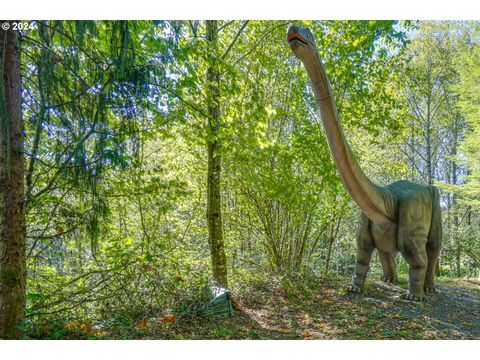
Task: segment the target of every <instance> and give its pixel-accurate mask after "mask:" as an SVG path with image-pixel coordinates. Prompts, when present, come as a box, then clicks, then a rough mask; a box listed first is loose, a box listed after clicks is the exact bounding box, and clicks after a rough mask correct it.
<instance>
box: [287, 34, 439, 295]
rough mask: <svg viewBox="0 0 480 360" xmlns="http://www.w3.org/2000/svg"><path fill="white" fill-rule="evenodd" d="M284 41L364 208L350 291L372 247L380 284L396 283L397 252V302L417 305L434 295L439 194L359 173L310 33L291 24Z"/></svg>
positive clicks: (359, 288)
mask: <svg viewBox="0 0 480 360" xmlns="http://www.w3.org/2000/svg"><path fill="white" fill-rule="evenodd" d="M287 41H288V43H289V44H290V48H291V49H292V51H293V53H294V54H295V56H296V57H297V58H299V59H300V60H301V61H302V62H303V64H304V66H305V69H306V71H307V73H308V76H309V78H310V81H311V83H312V86H313V90H314V92H315V98H316V100H317V104H318V106H319V108H320V112H321V118H322V122H323V127H324V130H325V132H326V136H327V140H328V144H329V148H330V152H331V154H332V157H333V160H334V162H335V165H336V167H337V169H338V172H339V173H340V177H341V179H342V182H343V184H344V186H345V188H346V189H347V191H348V193H349V194H350V196H351V197H352V199H353V200H354V201H355V202H356V203H357V205H358V206H359V207H360V209H361V210H362V215H361V222H360V229H359V231H358V235H357V254H356V264H355V271H354V275H353V277H352V284H351V285H350V286H349V287H348V289H347V290H348V291H349V292H353V293H362V292H363V287H364V284H365V279H366V277H367V272H368V269H369V265H370V260H371V257H372V253H373V250H374V249H377V250H378V254H379V257H380V262H381V264H382V268H383V276H382V280H383V281H386V282H395V281H396V270H395V261H394V257H395V254H396V253H397V252H398V251H400V252H401V254H402V255H403V257H404V258H405V260H406V261H407V263H408V265H409V289H408V293H406V294H403V295H402V296H401V298H403V299H407V300H413V301H421V300H422V299H423V295H424V292H427V293H429V292H435V282H434V278H433V277H434V272H435V266H436V264H437V260H438V256H439V253H440V247H441V241H442V219H441V208H440V196H439V192H438V189H437V188H435V187H434V186H424V185H419V184H415V183H412V182H410V181H397V182H394V183H392V184H390V185H388V186H386V187H384V188H382V187H379V186H377V185H375V184H374V183H372V182H371V181H370V179H369V178H368V177H367V176H366V175H365V174H364V173H363V171H362V169H361V168H360V166H359V164H358V162H357V161H356V160H355V157H354V156H353V154H352V152H351V150H350V147H349V145H348V143H347V141H346V140H345V136H344V134H343V130H342V126H341V124H340V120H339V117H338V113H337V108H336V106H335V102H334V100H333V96H332V91H331V88H330V84H329V81H328V78H327V75H326V73H325V69H324V67H323V65H322V61H321V60H320V55H319V53H318V50H317V47H316V45H315V39H314V37H313V35H312V33H311V32H310V31H309V30H307V29H303V28H300V27H298V26H291V27H290V28H289V29H288V32H287Z"/></svg>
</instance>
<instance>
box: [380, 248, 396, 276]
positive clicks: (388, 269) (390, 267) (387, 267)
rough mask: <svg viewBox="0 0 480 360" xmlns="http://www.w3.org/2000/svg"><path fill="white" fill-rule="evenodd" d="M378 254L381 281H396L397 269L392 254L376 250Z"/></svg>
mask: <svg viewBox="0 0 480 360" xmlns="http://www.w3.org/2000/svg"><path fill="white" fill-rule="evenodd" d="M378 256H379V257H380V262H381V264H382V269H383V276H382V281H385V282H388V283H396V282H397V271H396V267H395V257H394V255H393V254H389V253H386V252H383V251H380V250H378Z"/></svg>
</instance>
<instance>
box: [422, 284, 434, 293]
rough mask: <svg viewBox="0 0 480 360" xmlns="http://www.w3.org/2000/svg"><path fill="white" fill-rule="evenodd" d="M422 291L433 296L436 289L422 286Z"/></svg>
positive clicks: (430, 286) (432, 286)
mask: <svg viewBox="0 0 480 360" xmlns="http://www.w3.org/2000/svg"><path fill="white" fill-rule="evenodd" d="M423 290H424V291H425V292H426V293H429V294H433V293H436V292H437V289H435V285H424V286H423Z"/></svg>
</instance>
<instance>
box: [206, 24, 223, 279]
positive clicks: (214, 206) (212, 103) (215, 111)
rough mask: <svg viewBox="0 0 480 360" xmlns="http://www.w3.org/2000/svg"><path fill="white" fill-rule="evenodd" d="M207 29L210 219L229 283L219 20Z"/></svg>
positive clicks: (215, 263) (216, 272) (217, 274)
mask: <svg viewBox="0 0 480 360" xmlns="http://www.w3.org/2000/svg"><path fill="white" fill-rule="evenodd" d="M206 32H207V43H208V49H207V52H208V54H209V56H208V57H207V66H208V68H207V84H206V85H207V89H206V90H207V104H208V105H207V107H208V130H209V133H208V135H207V152H208V160H207V161H208V173H207V222H208V242H209V244H210V251H211V255H212V269H213V277H214V279H215V280H216V281H217V282H218V283H219V284H220V285H223V286H228V281H227V260H226V257H225V247H224V242H223V226H222V195H221V172H222V158H221V156H220V154H219V153H218V151H219V147H220V146H221V143H220V140H219V137H218V136H219V128H220V85H219V81H220V72H219V71H220V70H219V67H218V59H217V57H218V25H217V21H215V20H211V21H210V20H209V21H206Z"/></svg>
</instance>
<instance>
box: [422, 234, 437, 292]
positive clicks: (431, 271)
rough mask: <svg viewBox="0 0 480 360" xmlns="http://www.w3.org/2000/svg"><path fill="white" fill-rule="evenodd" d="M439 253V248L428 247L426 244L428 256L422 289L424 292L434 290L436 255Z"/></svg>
mask: <svg viewBox="0 0 480 360" xmlns="http://www.w3.org/2000/svg"><path fill="white" fill-rule="evenodd" d="M439 255H440V249H438V248H434V247H429V246H428V244H427V257H428V264H427V270H426V274H425V284H424V286H423V289H424V290H425V292H426V293H434V292H435V291H436V290H435V279H434V276H435V268H436V265H437V261H438V256H439Z"/></svg>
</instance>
